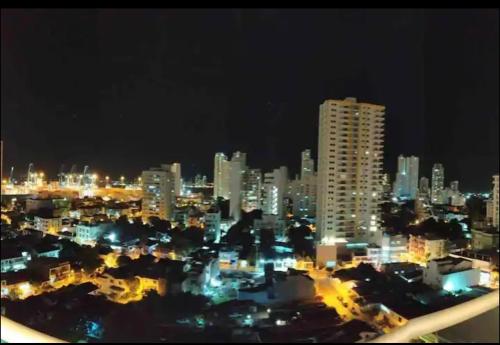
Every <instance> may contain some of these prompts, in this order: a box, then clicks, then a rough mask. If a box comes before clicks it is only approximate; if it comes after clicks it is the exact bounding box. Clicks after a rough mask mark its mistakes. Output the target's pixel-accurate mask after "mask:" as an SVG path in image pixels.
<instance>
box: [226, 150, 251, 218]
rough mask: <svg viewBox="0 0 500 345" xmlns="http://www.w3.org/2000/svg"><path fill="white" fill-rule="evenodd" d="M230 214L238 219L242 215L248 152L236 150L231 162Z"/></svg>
mask: <svg viewBox="0 0 500 345" xmlns="http://www.w3.org/2000/svg"><path fill="white" fill-rule="evenodd" d="M229 166H230V168H229V170H230V173H229V216H230V217H231V218H233V219H234V220H236V221H238V220H240V217H241V207H242V197H243V174H245V171H246V169H247V154H246V153H244V152H239V151H237V152H235V153H233V156H232V157H231V161H230V162H229Z"/></svg>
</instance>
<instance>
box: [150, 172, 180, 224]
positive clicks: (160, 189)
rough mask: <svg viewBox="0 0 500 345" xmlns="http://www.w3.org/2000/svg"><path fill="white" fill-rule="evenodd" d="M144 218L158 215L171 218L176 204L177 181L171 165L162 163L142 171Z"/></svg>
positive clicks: (161, 217) (162, 217)
mask: <svg viewBox="0 0 500 345" xmlns="http://www.w3.org/2000/svg"><path fill="white" fill-rule="evenodd" d="M142 192H143V197H142V219H143V221H144V222H147V221H148V218H149V217H153V216H154V217H158V218H160V219H167V220H169V219H170V218H171V217H172V208H173V205H174V204H175V182H174V175H173V174H172V171H171V167H170V165H168V164H162V166H161V167H160V168H151V169H149V170H145V171H143V172H142Z"/></svg>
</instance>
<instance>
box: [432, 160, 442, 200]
mask: <svg viewBox="0 0 500 345" xmlns="http://www.w3.org/2000/svg"><path fill="white" fill-rule="evenodd" d="M431 182H432V188H431V201H432V203H433V204H444V203H445V200H444V199H445V196H444V167H443V165H442V164H440V163H435V164H434V166H433V167H432V181H431Z"/></svg>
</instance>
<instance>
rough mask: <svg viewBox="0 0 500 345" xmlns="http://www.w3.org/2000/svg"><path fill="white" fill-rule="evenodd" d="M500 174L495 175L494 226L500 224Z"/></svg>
mask: <svg viewBox="0 0 500 345" xmlns="http://www.w3.org/2000/svg"><path fill="white" fill-rule="evenodd" d="M498 192H499V191H498V175H494V176H493V197H492V198H491V199H492V200H493V217H492V218H493V221H492V224H493V226H496V227H498V226H499V219H498V218H499V214H498V212H499V208H498Z"/></svg>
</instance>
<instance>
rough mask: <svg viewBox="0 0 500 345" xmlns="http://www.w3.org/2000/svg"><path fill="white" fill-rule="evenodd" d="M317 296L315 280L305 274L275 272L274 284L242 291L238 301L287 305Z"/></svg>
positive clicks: (265, 284)
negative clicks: (287, 303)
mask: <svg viewBox="0 0 500 345" xmlns="http://www.w3.org/2000/svg"><path fill="white" fill-rule="evenodd" d="M315 295H316V289H315V287H314V280H313V279H312V278H311V277H309V276H308V275H306V274H304V273H303V272H300V271H296V270H288V272H274V273H273V284H271V285H270V284H269V283H264V284H260V285H257V286H255V287H251V288H247V289H240V290H239V291H238V300H252V301H255V302H257V303H261V304H276V303H286V302H292V301H298V300H304V299H312V298H314V296H315Z"/></svg>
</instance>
